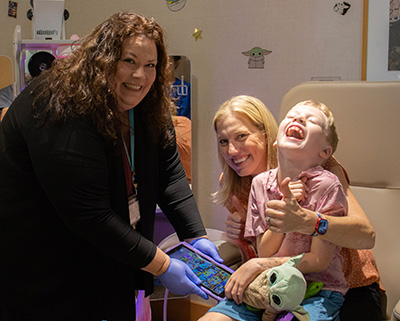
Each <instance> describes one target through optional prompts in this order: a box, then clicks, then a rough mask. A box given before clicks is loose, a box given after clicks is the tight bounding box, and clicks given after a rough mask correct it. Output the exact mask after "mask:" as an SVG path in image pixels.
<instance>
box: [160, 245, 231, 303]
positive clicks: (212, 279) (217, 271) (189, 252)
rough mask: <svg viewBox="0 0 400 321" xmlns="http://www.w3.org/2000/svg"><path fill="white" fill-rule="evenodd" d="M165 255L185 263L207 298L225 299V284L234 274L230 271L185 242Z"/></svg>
mask: <svg viewBox="0 0 400 321" xmlns="http://www.w3.org/2000/svg"><path fill="white" fill-rule="evenodd" d="M165 253H167V254H168V255H169V256H170V257H171V258H175V259H178V260H181V261H182V262H184V263H186V264H187V265H188V266H189V267H190V269H191V270H192V271H193V272H194V273H195V274H196V275H197V277H198V278H199V279H200V280H201V285H200V287H201V288H202V290H204V292H206V293H207V294H208V295H209V296H211V297H212V298H214V299H216V300H218V301H221V300H224V299H225V284H226V282H227V281H228V279H229V278H230V276H231V275H232V273H233V272H234V271H233V270H232V269H230V268H228V267H227V266H225V265H223V264H221V263H218V262H216V261H214V260H213V259H212V258H211V257H209V256H208V255H205V254H204V253H201V252H200V251H198V250H196V249H195V248H194V247H193V246H191V245H190V244H188V243H186V242H181V243H179V244H177V245H176V246H174V247H172V248H170V249H168V250H167V251H165Z"/></svg>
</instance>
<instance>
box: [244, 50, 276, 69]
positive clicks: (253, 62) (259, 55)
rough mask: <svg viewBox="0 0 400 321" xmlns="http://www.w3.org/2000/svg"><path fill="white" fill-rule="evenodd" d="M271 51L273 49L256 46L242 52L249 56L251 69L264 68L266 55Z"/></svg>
mask: <svg viewBox="0 0 400 321" xmlns="http://www.w3.org/2000/svg"><path fill="white" fill-rule="evenodd" d="M271 52H272V51H271V50H267V49H262V48H260V47H254V48H252V49H250V50H248V51H245V52H242V54H243V55H245V56H247V57H249V61H248V64H249V69H264V63H265V57H264V56H266V55H269V54H270V53H271Z"/></svg>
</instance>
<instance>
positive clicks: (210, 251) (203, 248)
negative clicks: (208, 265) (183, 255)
mask: <svg viewBox="0 0 400 321" xmlns="http://www.w3.org/2000/svg"><path fill="white" fill-rule="evenodd" d="M190 245H191V246H193V247H194V248H195V249H196V250H199V251H200V252H202V253H204V254H206V255H208V256H211V257H212V258H213V259H214V260H215V261H217V262H218V263H223V262H224V260H223V259H222V258H221V257H220V256H219V253H218V250H217V247H216V246H215V244H214V243H213V242H211V241H210V240H209V239H206V238H200V239H197V240H193V241H192V242H190Z"/></svg>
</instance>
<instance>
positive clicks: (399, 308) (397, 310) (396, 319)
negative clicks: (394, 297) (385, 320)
mask: <svg viewBox="0 0 400 321" xmlns="http://www.w3.org/2000/svg"><path fill="white" fill-rule="evenodd" d="M391 320H392V321H400V300H399V301H398V302H397V304H396V306H395V307H394V309H393V314H392V319H391Z"/></svg>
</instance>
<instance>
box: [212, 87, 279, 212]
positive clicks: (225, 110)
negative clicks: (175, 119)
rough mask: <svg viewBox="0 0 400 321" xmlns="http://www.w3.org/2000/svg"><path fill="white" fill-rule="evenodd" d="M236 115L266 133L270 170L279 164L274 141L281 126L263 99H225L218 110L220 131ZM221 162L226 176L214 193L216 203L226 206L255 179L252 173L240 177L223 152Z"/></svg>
mask: <svg viewBox="0 0 400 321" xmlns="http://www.w3.org/2000/svg"><path fill="white" fill-rule="evenodd" d="M232 113H234V114H236V115H239V116H240V117H245V118H247V119H248V120H250V121H251V123H252V124H253V125H254V126H255V127H257V128H258V130H259V131H260V132H262V133H263V134H264V135H265V137H266V141H267V146H266V151H265V152H266V153H267V162H268V164H267V169H268V170H269V169H272V168H275V167H276V166H277V156H276V148H274V147H273V144H274V142H275V140H276V136H277V133H278V125H277V123H276V121H275V119H274V117H273V116H272V114H271V112H270V111H269V110H268V108H267V107H266V106H265V105H264V104H263V102H262V101H261V100H259V99H257V98H255V97H251V96H246V95H241V96H235V97H233V98H231V99H229V100H227V101H226V102H224V103H223V104H222V105H221V106H220V107H219V109H218V111H217V112H216V114H215V116H214V120H213V125H214V130H215V131H217V123H218V121H219V120H221V119H223V118H225V117H226V116H227V115H229V114H232ZM218 158H219V162H220V164H221V167H222V172H223V179H222V181H221V183H220V188H219V190H218V191H217V192H215V193H213V194H212V199H213V201H214V203H217V204H222V205H224V206H226V205H227V204H228V203H229V202H230V198H231V197H232V195H237V194H239V193H240V192H242V191H243V190H244V188H245V186H246V185H248V184H249V183H250V182H251V179H252V177H251V176H245V177H241V176H239V175H238V174H237V173H236V172H235V171H234V170H233V169H232V168H231V167H230V166H229V165H228V164H227V163H226V161H225V159H224V157H223V156H222V155H221V153H219V155H218Z"/></svg>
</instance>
